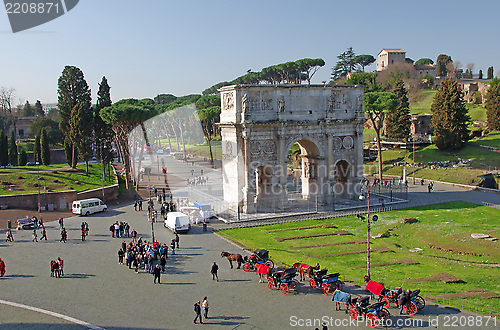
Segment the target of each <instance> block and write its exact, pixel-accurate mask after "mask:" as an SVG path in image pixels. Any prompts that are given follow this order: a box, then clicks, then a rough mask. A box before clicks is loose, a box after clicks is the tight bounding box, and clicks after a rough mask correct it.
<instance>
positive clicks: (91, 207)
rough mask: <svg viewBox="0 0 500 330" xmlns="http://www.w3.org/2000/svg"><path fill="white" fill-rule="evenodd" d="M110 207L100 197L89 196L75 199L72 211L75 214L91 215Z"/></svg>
mask: <svg viewBox="0 0 500 330" xmlns="http://www.w3.org/2000/svg"><path fill="white" fill-rule="evenodd" d="M107 209H108V206H107V205H106V204H104V203H103V202H102V201H101V200H100V199H99V198H89V199H82V200H80V201H74V202H73V206H72V208H71V211H72V212H73V214H79V215H89V214H92V213H96V212H103V211H106V210H107Z"/></svg>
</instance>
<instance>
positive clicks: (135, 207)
mask: <svg viewBox="0 0 500 330" xmlns="http://www.w3.org/2000/svg"><path fill="white" fill-rule="evenodd" d="M137 206H138V203H137V201H135V203H134V211H137Z"/></svg>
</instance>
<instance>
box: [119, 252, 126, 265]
mask: <svg viewBox="0 0 500 330" xmlns="http://www.w3.org/2000/svg"><path fill="white" fill-rule="evenodd" d="M124 256H125V251H123V249H120V250H119V251H118V263H119V264H120V265H123V257H124Z"/></svg>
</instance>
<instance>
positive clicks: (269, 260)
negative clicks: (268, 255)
mask: <svg viewBox="0 0 500 330" xmlns="http://www.w3.org/2000/svg"><path fill="white" fill-rule="evenodd" d="M265 263H266V265H268V266H269V268H271V269H273V268H274V262H273V261H272V260H271V259H268V260H267V261H266V262H265Z"/></svg>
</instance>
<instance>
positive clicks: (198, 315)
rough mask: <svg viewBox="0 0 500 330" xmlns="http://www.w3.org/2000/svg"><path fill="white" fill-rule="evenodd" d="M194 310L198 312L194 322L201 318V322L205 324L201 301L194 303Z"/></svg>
mask: <svg viewBox="0 0 500 330" xmlns="http://www.w3.org/2000/svg"><path fill="white" fill-rule="evenodd" d="M194 312H195V313H196V317H195V318H194V321H193V323H196V320H197V319H198V318H200V324H203V321H202V320H201V307H200V302H199V301H197V302H196V303H195V304H194Z"/></svg>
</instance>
